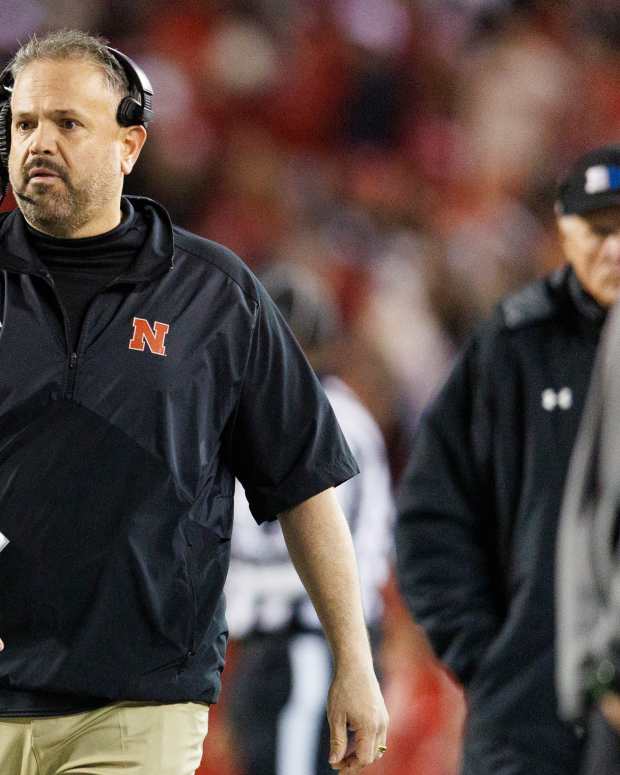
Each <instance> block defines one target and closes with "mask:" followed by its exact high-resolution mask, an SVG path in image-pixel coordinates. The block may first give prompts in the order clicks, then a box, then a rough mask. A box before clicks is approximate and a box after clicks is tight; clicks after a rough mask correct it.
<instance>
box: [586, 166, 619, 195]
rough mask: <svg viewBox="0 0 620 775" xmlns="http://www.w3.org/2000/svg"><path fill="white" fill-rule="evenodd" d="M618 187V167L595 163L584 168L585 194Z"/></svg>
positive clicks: (598, 192)
mask: <svg viewBox="0 0 620 775" xmlns="http://www.w3.org/2000/svg"><path fill="white" fill-rule="evenodd" d="M618 189H620V167H617V166H609V167H607V166H606V165H604V164H597V165H595V166H594V167H588V169H587V170H586V184H585V187H584V191H585V192H586V194H602V193H604V192H605V191H618Z"/></svg>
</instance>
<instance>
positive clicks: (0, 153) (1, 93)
mask: <svg viewBox="0 0 620 775" xmlns="http://www.w3.org/2000/svg"><path fill="white" fill-rule="evenodd" d="M12 86H13V75H12V73H11V70H10V69H9V68H8V67H5V68H4V70H3V71H2V72H1V73H0V204H1V203H2V200H3V199H4V197H5V195H6V192H7V189H8V187H9V151H10V149H11V87H12Z"/></svg>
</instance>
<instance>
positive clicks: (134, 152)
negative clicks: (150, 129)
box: [121, 124, 147, 175]
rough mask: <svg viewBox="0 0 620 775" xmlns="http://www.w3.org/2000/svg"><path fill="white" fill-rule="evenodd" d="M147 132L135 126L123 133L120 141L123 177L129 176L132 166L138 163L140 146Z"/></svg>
mask: <svg viewBox="0 0 620 775" xmlns="http://www.w3.org/2000/svg"><path fill="white" fill-rule="evenodd" d="M146 137H147V132H146V129H145V128H144V127H143V126H141V125H139V124H137V125H135V126H129V127H127V129H126V130H125V132H124V136H123V139H122V143H123V147H122V156H121V171H122V173H123V175H129V173H130V172H131V171H132V169H133V168H134V164H135V163H136V162H137V161H138V157H139V156H140V151H141V150H142V146H143V145H144V143H145V142H146Z"/></svg>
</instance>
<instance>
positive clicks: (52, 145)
mask: <svg viewBox="0 0 620 775" xmlns="http://www.w3.org/2000/svg"><path fill="white" fill-rule="evenodd" d="M28 153H30V154H31V155H32V156H38V155H41V154H47V155H50V154H52V155H53V154H55V153H56V131H55V128H54V127H53V126H52V125H50V123H49V122H46V121H42V122H41V123H39V124H38V125H37V126H36V128H35V129H34V130H33V132H32V134H31V135H30V145H29V147H28Z"/></svg>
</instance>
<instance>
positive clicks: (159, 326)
mask: <svg viewBox="0 0 620 775" xmlns="http://www.w3.org/2000/svg"><path fill="white" fill-rule="evenodd" d="M169 330H170V326H169V325H168V324H167V323H159V322H158V321H157V320H156V321H155V325H154V329H153V328H151V324H150V323H149V322H148V320H144V318H134V319H133V336H132V337H131V339H130V340H129V349H130V350H139V351H140V352H144V345H147V347H148V348H149V350H150V351H151V352H152V353H153V355H165V354H166V348H165V347H164V342H165V340H166V334H167V333H168V331H169Z"/></svg>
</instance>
